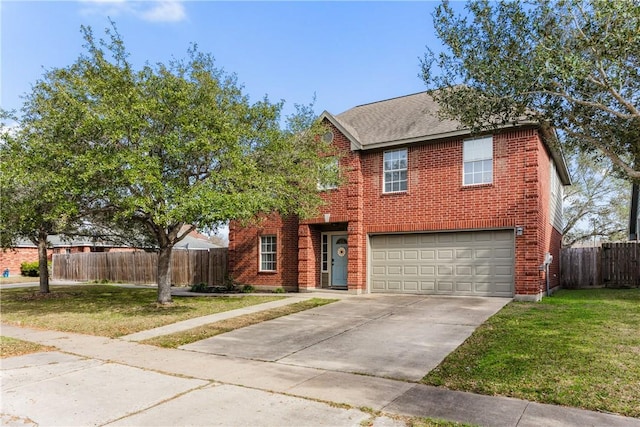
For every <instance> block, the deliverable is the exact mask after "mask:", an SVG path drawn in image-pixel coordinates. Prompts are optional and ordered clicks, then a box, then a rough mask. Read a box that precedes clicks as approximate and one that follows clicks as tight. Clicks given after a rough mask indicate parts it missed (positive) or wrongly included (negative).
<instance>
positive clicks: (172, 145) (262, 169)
mask: <svg viewBox="0 0 640 427" xmlns="http://www.w3.org/2000/svg"><path fill="white" fill-rule="evenodd" d="M83 33H84V38H85V42H86V43H85V48H86V49H85V52H84V53H83V54H82V55H81V56H80V57H79V58H78V60H77V61H76V62H75V63H74V64H73V65H71V66H69V67H67V68H65V69H62V70H58V73H59V75H60V76H61V78H62V79H63V80H64V82H65V84H68V85H65V86H64V87H62V88H61V87H60V86H56V87H54V88H53V89H52V90H54V91H55V90H57V89H61V90H62V92H63V93H64V96H65V98H66V100H67V108H69V110H70V111H75V110H79V111H82V115H81V118H80V119H79V120H78V122H77V125H76V126H74V128H73V130H74V132H75V133H74V141H73V146H74V150H75V151H76V153H77V155H78V157H79V158H80V159H82V162H83V163H84V165H85V166H86V167H87V168H88V169H89V170H91V171H96V172H99V174H100V176H101V179H100V180H99V182H98V183H97V184H96V183H95V182H94V183H93V184H92V185H91V186H88V187H86V188H87V189H88V193H87V194H91V195H92V198H93V199H95V202H94V203H95V205H96V206H97V207H100V208H101V210H102V211H103V212H108V214H109V215H110V216H111V218H112V220H114V221H116V222H118V223H122V222H126V221H128V222H130V223H131V224H132V226H133V225H135V224H140V225H142V226H143V227H145V228H146V230H147V231H148V233H149V234H150V235H151V236H152V238H153V240H154V242H155V244H156V246H157V247H158V251H159V257H158V303H160V304H168V303H170V302H171V275H170V258H171V252H172V249H173V247H174V246H175V244H176V243H178V242H179V241H180V240H181V239H183V238H184V237H185V236H186V235H187V234H188V233H189V232H190V231H191V230H193V229H195V228H198V229H215V228H216V227H217V226H218V225H220V224H223V223H226V222H227V221H229V220H244V221H249V220H251V219H252V218H255V217H257V216H258V215H259V214H261V213H267V212H273V211H278V212H280V213H281V214H283V215H288V214H295V215H300V216H307V215H309V214H311V213H313V212H315V210H316V208H317V206H318V205H319V204H320V203H321V198H320V197H319V196H318V194H317V183H318V182H319V181H320V180H327V177H326V176H322V175H326V174H329V173H332V172H331V169H330V168H326V167H322V165H323V164H324V163H327V162H328V160H327V156H328V155H330V154H333V153H332V151H331V147H330V146H329V145H327V144H325V143H324V142H323V141H322V139H321V138H318V137H317V136H318V135H321V134H322V128H321V126H320V124H318V123H317V122H316V121H315V120H314V117H313V113H312V110H311V109H310V108H308V107H307V108H305V107H301V108H298V112H297V113H296V114H293V115H292V116H291V117H289V118H288V120H286V122H287V126H286V128H285V129H282V127H281V109H282V105H283V104H282V103H281V102H280V103H271V102H270V101H269V100H268V99H267V98H266V97H265V98H264V99H262V100H260V101H258V102H255V103H251V102H250V101H249V98H248V96H246V95H245V94H243V92H242V88H241V86H240V85H239V84H238V83H237V80H236V77H235V76H234V75H230V74H227V73H225V72H223V71H222V70H220V69H218V68H216V66H215V64H214V61H213V58H212V57H211V56H210V55H207V54H203V53H200V52H199V51H198V50H197V49H196V48H195V47H192V48H191V49H190V50H189V51H188V56H187V58H186V59H184V60H173V61H171V62H169V63H167V64H162V63H160V64H156V65H145V66H144V67H141V68H140V69H139V70H135V69H134V66H133V64H132V63H131V62H130V61H129V58H128V53H127V51H126V49H125V47H124V43H123V41H122V38H121V37H120V35H119V34H118V33H117V31H116V30H115V26H112V28H111V29H107V31H106V34H107V36H108V37H107V38H106V40H103V39H100V40H96V38H95V37H94V36H93V34H92V32H91V30H90V29H89V28H83ZM53 155H54V156H55V153H54V154H53ZM87 194H85V195H87Z"/></svg>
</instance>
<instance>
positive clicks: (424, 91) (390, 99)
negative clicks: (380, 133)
mask: <svg viewBox="0 0 640 427" xmlns="http://www.w3.org/2000/svg"><path fill="white" fill-rule="evenodd" d="M427 92H429V91H428V90H423V91H420V92H414V93H409V94H406V95H400V96H394V97H392V98H387V99H381V100H378V101H372V102H366V103H364V104H360V105H356V106H355V107H352V108H350V109H351V110H352V109H354V108H358V107H365V106H367V105H373V104H379V103H381V102H387V101H393V100H394V99H400V98H407V97H409V96H415V95H420V94H423V93H427ZM347 111H348V110H347Z"/></svg>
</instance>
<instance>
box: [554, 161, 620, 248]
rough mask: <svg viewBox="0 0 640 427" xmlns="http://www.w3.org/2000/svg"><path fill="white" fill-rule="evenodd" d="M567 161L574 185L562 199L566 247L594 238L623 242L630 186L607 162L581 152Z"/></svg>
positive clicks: (564, 242) (563, 238) (564, 243)
mask: <svg viewBox="0 0 640 427" xmlns="http://www.w3.org/2000/svg"><path fill="white" fill-rule="evenodd" d="M567 157H568V158H567V164H568V167H569V172H570V173H571V176H572V181H573V182H572V185H571V186H570V187H567V189H566V190H565V193H564V198H563V204H564V220H565V225H564V229H563V237H562V240H563V242H562V243H563V245H565V246H571V245H573V244H574V243H576V242H581V241H588V240H590V239H591V238H595V237H597V238H599V239H602V240H608V241H616V240H623V239H624V238H625V232H626V229H627V220H628V218H627V216H628V213H629V212H628V211H629V203H630V198H629V196H630V191H629V190H630V186H629V182H628V181H625V180H623V179H620V178H619V177H617V176H616V174H615V173H614V171H613V168H612V167H611V165H610V162H607V161H606V160H602V159H594V158H593V157H592V156H590V155H587V154H584V153H582V152H573V153H568V156H567ZM607 165H608V166H607Z"/></svg>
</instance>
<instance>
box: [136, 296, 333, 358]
mask: <svg viewBox="0 0 640 427" xmlns="http://www.w3.org/2000/svg"><path fill="white" fill-rule="evenodd" d="M335 301H338V300H337V299H325V298H311V299H309V300H305V301H300V302H296V303H293V304H289V305H286V306H283V307H277V308H272V309H269V310H264V311H259V312H257V313H251V314H244V315H242V316H238V317H233V318H231V319H226V320H221V321H219V322H215V323H209V324H207V325H202V326H199V327H197V328H192V329H189V330H187V331H182V332H176V333H173V334H167V335H162V336H159V337H154V338H149V339H147V340H143V341H140V342H141V343H143V344H151V345H155V346H159V347H165V348H178V347H180V346H181V345H186V344H190V343H192V342H196V341H200V340H203V339H206V338H211V337H213V336H216V335H220V334H223V333H226V332H231V331H233V330H235V329H240V328H244V327H247V326H251V325H255V324H257V323H261V322H265V321H267V320H272V319H276V318H278V317H282V316H287V315H289V314H293V313H298V312H300V311H305V310H309V309H311V308H315V307H320V306H322V305H326V304H329V303H332V302H335Z"/></svg>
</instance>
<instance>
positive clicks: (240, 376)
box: [1, 325, 640, 427]
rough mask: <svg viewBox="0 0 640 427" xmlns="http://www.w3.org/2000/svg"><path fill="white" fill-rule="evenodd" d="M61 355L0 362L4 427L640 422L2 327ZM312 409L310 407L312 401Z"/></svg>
mask: <svg viewBox="0 0 640 427" xmlns="http://www.w3.org/2000/svg"><path fill="white" fill-rule="evenodd" d="M1 333H2V335H3V336H9V337H14V338H19V339H23V340H26V341H32V342H37V343H41V344H44V345H50V346H55V347H57V348H58V349H59V350H60V351H59V352H49V353H38V354H35V355H27V356H21V357H16V358H10V359H4V360H2V413H3V416H2V419H1V421H2V424H3V425H36V424H39V425H107V424H109V425H234V426H235V425H280V426H285V425H291V426H294V425H295V426H298V425H326V426H338V425H345V426H346V425H353V426H357V425H360V424H361V423H363V422H364V423H367V424H370V425H374V426H377V427H378V426H379V427H382V426H399V425H403V424H402V423H401V421H399V420H397V419H392V418H390V417H386V416H376V415H371V413H370V412H363V411H360V410H357V409H349V408H341V407H336V406H335V405H327V404H324V403H321V402H334V403H338V404H346V405H349V407H350V408H361V407H366V408H371V409H373V410H374V411H382V412H383V413H385V414H390V415H392V416H393V415H400V416H419V417H432V418H441V419H447V420H452V421H459V422H465V423H471V424H476V425H486V426H519V427H521V426H587V425H591V426H629V427H631V426H636V427H640V419H636V418H625V417H620V416H616V415H609V414H603V413H596V412H591V411H584V410H580V409H575V408H565V407H558V406H553V405H543V404H537V403H532V402H527V401H523V400H518V399H511V398H504V397H490V396H481V395H474V394H471V393H464V392H456V391H449V390H445V389H440V388H435V387H429V386H425V385H421V384H416V383H412V382H405V381H396V380H390V379H386V378H378V377H373V376H363V375H356V374H349V373H344V372H334V371H328V370H324V369H317V368H309V367H301V366H291V365H283V364H278V363H272V362H261V361H255V360H246V359H240V358H233V357H226V356H216V355H211V354H203V353H195V352H189V351H184V350H175V349H163V348H158V347H153V346H148V345H143V344H139V343H136V342H131V341H126V340H121V339H109V338H104V337H95V336H87V335H79V334H71V333H65V332H55V331H41V330H35V329H29V328H20V327H15V326H9V325H2V330H1ZM308 399H312V400H308Z"/></svg>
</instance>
